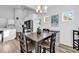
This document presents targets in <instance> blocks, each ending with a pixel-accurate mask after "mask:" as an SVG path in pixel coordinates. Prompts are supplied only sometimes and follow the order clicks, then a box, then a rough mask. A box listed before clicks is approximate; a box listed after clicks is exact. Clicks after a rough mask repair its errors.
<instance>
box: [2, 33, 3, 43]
mask: <svg viewBox="0 0 79 59" xmlns="http://www.w3.org/2000/svg"><path fill="white" fill-rule="evenodd" d="M2 43H3V33H2Z"/></svg>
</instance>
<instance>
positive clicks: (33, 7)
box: [26, 5, 52, 9]
mask: <svg viewBox="0 0 79 59" xmlns="http://www.w3.org/2000/svg"><path fill="white" fill-rule="evenodd" d="M26 6H27V7H29V8H32V9H36V8H37V6H38V5H26ZM46 6H47V7H48V8H49V7H51V6H52V5H46Z"/></svg>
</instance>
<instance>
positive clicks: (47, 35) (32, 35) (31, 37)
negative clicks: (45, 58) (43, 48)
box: [25, 32, 55, 53]
mask: <svg viewBox="0 0 79 59" xmlns="http://www.w3.org/2000/svg"><path fill="white" fill-rule="evenodd" d="M52 34H53V33H51V32H50V33H44V32H42V33H41V34H37V33H35V32H32V33H30V34H25V37H26V38H28V39H29V40H32V41H34V42H35V53H40V47H39V46H40V44H41V42H42V41H43V40H46V39H47V38H51V41H52V40H53V38H52V37H53V36H52ZM53 50H54V52H55V49H53Z"/></svg>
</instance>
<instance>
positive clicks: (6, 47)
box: [0, 39, 79, 53]
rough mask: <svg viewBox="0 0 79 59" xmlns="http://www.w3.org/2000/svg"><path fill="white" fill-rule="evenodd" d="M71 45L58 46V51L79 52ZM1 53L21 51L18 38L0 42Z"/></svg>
mask: <svg viewBox="0 0 79 59" xmlns="http://www.w3.org/2000/svg"><path fill="white" fill-rule="evenodd" d="M78 52H79V51H77V50H74V49H72V48H70V47H67V46H64V45H60V46H57V47H56V53H78ZM0 53H20V44H19V41H18V40H15V39H14V40H10V41H7V42H4V43H1V42H0Z"/></svg>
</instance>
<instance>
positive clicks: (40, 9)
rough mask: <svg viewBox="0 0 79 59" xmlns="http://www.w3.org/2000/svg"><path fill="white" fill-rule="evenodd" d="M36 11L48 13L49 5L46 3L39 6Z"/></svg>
mask: <svg viewBox="0 0 79 59" xmlns="http://www.w3.org/2000/svg"><path fill="white" fill-rule="evenodd" d="M36 12H37V13H40V14H43V13H47V6H46V5H39V6H37V8H36Z"/></svg>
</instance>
